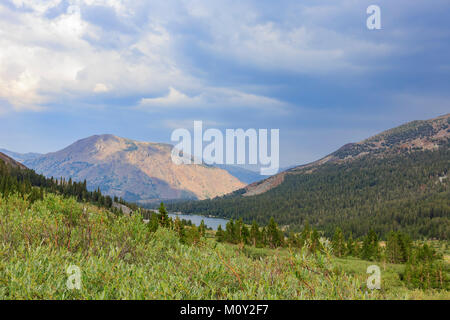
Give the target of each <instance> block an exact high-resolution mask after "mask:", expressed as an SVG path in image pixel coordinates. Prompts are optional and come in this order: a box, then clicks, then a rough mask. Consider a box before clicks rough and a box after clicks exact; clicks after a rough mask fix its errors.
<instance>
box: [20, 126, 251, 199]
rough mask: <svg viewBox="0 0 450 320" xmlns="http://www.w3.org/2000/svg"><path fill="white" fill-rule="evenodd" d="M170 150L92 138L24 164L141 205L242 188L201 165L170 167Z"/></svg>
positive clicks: (113, 138)
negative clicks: (83, 183) (84, 182)
mask: <svg viewBox="0 0 450 320" xmlns="http://www.w3.org/2000/svg"><path fill="white" fill-rule="evenodd" d="M171 151H172V146H171V145H169V144H163V143H151V142H138V141H133V140H130V139H125V138H120V137H116V136H114V135H108V134H106V135H95V136H91V137H89V138H86V139H82V140H79V141H77V142H75V143H73V144H72V145H70V146H68V147H67V148H65V149H63V150H60V151H58V152H53V153H48V154H46V155H43V156H40V157H38V158H34V159H29V160H25V161H24V164H25V165H26V166H28V167H29V168H32V169H34V170H35V171H36V172H38V173H42V174H44V175H45V176H48V177H50V176H53V177H55V178H59V177H65V178H66V179H68V178H72V180H74V181H83V180H86V181H87V186H88V188H89V189H94V188H97V187H100V190H101V191H102V192H103V193H105V194H108V195H115V196H118V197H122V198H123V199H125V200H127V201H132V202H138V203H141V204H146V203H152V202H156V201H160V200H166V199H206V198H211V197H215V196H218V195H223V194H226V193H229V192H232V191H234V190H236V189H239V188H242V187H244V186H245V184H244V183H242V182H241V181H239V180H238V179H237V178H235V177H233V176H232V175H230V174H229V173H228V172H226V171H225V170H222V169H219V168H214V167H210V166H206V165H194V164H192V165H179V166H177V165H175V164H174V163H173V162H172V159H171Z"/></svg>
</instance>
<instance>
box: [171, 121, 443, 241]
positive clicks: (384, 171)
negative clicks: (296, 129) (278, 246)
mask: <svg viewBox="0 0 450 320" xmlns="http://www.w3.org/2000/svg"><path fill="white" fill-rule="evenodd" d="M449 171H450V114H447V115H444V116H441V117H438V118H434V119H430V120H424V121H414V122H410V123H407V124H405V125H402V126H399V127H396V128H393V129H390V130H387V131H384V132H382V133H380V134H378V135H375V136H373V137H370V138H368V139H365V140H363V141H361V142H359V143H352V144H347V145H344V146H343V147H341V148H339V149H338V150H336V151H335V152H333V153H331V154H329V155H328V156H326V157H324V158H322V159H319V160H317V161H315V162H312V163H309V164H306V165H301V166H297V167H294V168H292V169H289V170H287V171H284V172H281V173H279V174H277V175H274V176H272V177H269V178H267V179H265V180H263V181H260V182H256V183H253V184H251V185H248V186H246V187H245V188H242V189H239V190H236V191H234V192H233V193H231V194H228V195H225V196H220V197H216V198H214V199H209V200H203V201H187V202H184V203H175V204H171V205H170V206H169V208H170V209H171V210H175V211H181V212H184V213H186V214H200V215H211V216H216V217H220V218H228V219H229V218H232V219H241V218H242V219H243V220H244V222H245V223H252V221H256V222H257V223H259V224H266V223H268V221H269V219H270V218H271V217H273V218H274V219H275V221H276V222H277V223H278V224H279V225H281V226H283V228H284V229H285V230H289V231H294V232H297V231H301V230H303V228H305V226H306V224H309V225H310V226H312V227H315V228H318V229H319V230H321V231H323V232H324V234H325V235H326V236H332V235H333V232H334V231H335V228H336V227H340V228H341V229H342V230H343V231H344V232H345V233H346V234H347V235H349V234H353V236H357V237H359V236H363V235H364V234H367V232H369V231H370V230H374V231H375V232H376V233H377V234H378V235H379V236H384V237H386V236H387V234H388V233H389V232H390V231H403V232H406V233H408V234H409V235H410V236H411V237H413V238H416V239H417V238H421V237H426V238H438V239H450V183H449V180H448V173H449Z"/></svg>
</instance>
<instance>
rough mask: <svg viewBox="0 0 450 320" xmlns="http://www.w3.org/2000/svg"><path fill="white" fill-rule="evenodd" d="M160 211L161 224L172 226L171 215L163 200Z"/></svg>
mask: <svg viewBox="0 0 450 320" xmlns="http://www.w3.org/2000/svg"><path fill="white" fill-rule="evenodd" d="M158 212H159V214H158V218H159V225H160V226H161V227H165V228H168V227H170V221H169V215H168V213H167V210H166V208H165V207H164V203H162V202H161V204H160V206H159V209H158Z"/></svg>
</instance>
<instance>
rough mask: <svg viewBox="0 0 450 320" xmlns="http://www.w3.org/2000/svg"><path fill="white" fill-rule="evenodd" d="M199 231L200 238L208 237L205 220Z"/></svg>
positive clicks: (201, 223)
mask: <svg viewBox="0 0 450 320" xmlns="http://www.w3.org/2000/svg"><path fill="white" fill-rule="evenodd" d="M198 231H199V232H200V236H201V237H205V235H206V225H205V221H204V220H203V219H202V221H201V222H200V226H199V227H198Z"/></svg>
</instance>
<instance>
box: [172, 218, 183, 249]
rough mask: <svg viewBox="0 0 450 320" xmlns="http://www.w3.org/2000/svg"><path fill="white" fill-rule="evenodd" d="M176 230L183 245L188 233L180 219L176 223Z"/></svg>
mask: <svg viewBox="0 0 450 320" xmlns="http://www.w3.org/2000/svg"><path fill="white" fill-rule="evenodd" d="M173 227H174V230H175V232H176V233H177V235H178V237H179V238H180V242H181V243H185V242H186V233H185V230H184V225H183V223H182V222H181V220H180V218H178V217H176V218H175V222H174V226H173Z"/></svg>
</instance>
